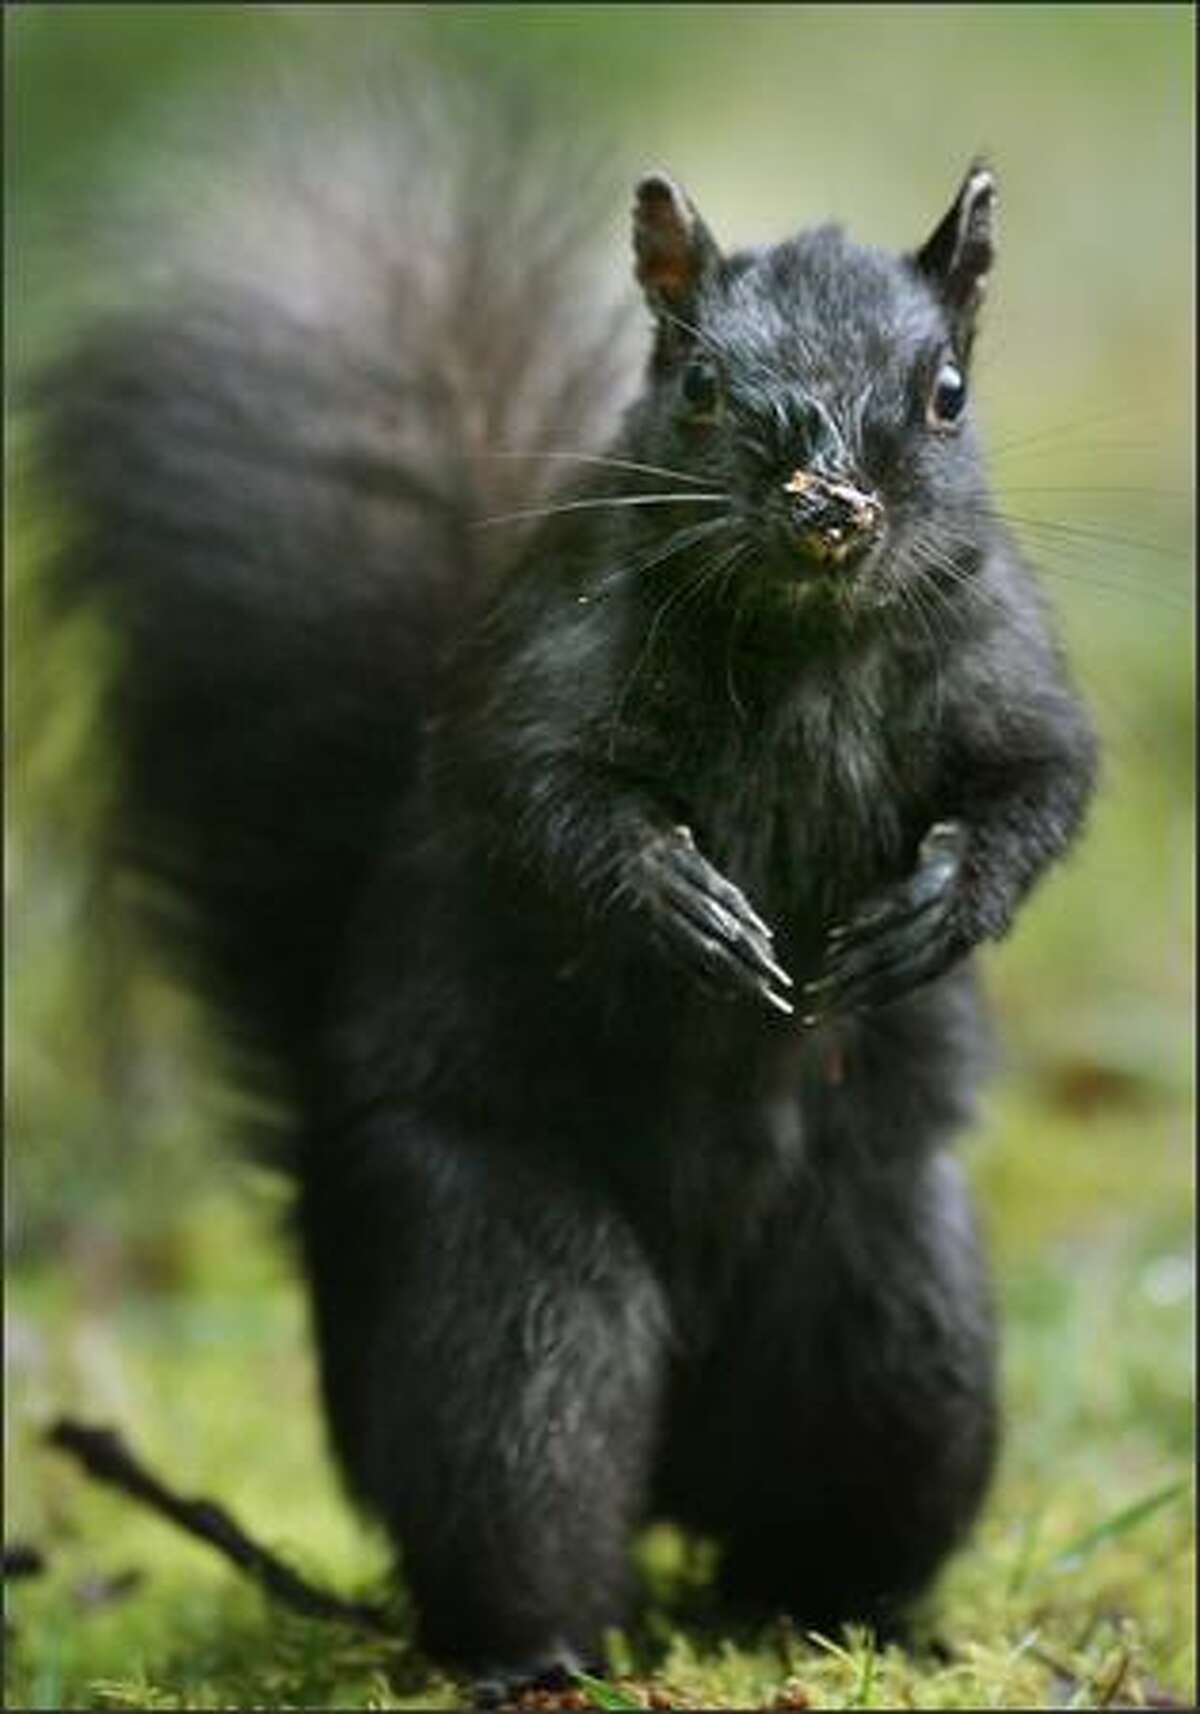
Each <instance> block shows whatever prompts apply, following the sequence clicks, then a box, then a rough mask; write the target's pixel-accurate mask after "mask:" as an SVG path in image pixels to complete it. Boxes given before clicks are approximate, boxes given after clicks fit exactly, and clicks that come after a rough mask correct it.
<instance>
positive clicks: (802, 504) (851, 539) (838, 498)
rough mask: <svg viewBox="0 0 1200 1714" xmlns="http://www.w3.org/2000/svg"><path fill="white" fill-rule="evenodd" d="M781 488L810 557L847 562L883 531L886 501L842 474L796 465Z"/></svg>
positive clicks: (795, 534)
mask: <svg viewBox="0 0 1200 1714" xmlns="http://www.w3.org/2000/svg"><path fill="white" fill-rule="evenodd" d="M783 491H784V494H785V495H786V496H787V508H788V523H789V526H790V529H791V533H792V536H793V539H794V541H795V543H796V546H797V547H798V548H799V549H800V550H801V551H802V552H803V553H804V554H806V555H807V556H808V557H809V558H810V559H814V560H819V561H821V562H822V563H823V564H826V565H837V566H841V565H846V564H848V563H849V562H850V561H852V560H854V559H857V558H858V557H859V555H860V554H862V553H864V552H865V551H866V549H867V548H868V547H870V545H871V543H872V542H874V541H875V540H876V538H877V537H878V535H879V532H880V529H881V527H882V524H883V504H882V502H881V501H880V500H879V498H878V497H877V496H876V495H874V494H870V493H867V492H866V491H865V490H864V489H861V488H859V487H857V486H856V485H855V484H854V483H853V482H850V481H848V480H846V478H844V477H840V476H827V475H824V474H821V473H818V472H817V471H813V470H797V471H794V472H793V474H792V475H791V476H790V477H789V478H788V480H787V481H786V482H785V483H784V485H783Z"/></svg>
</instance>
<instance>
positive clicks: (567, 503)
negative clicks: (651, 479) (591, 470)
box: [471, 494, 729, 530]
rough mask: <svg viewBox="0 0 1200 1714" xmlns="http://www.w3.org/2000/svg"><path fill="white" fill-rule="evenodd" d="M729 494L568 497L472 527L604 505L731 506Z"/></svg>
mask: <svg viewBox="0 0 1200 1714" xmlns="http://www.w3.org/2000/svg"><path fill="white" fill-rule="evenodd" d="M728 502H729V496H728V494H610V495H608V496H606V497H605V498H603V499H590V500H564V501H561V502H560V503H559V504H557V505H553V506H527V507H524V508H522V510H521V511H519V512H500V513H497V514H496V515H495V516H494V517H491V518H477V519H475V521H474V523H473V524H472V526H471V527H472V529H476V530H486V529H489V528H490V527H491V526H492V525H493V524H513V523H517V522H518V521H519V520H521V519H524V518H553V517H556V516H557V515H558V514H559V513H562V512H591V511H598V510H600V509H601V508H602V507H604V506H614V507H621V506H671V505H675V506H685V505H693V506H705V505H708V506H717V505H722V506H723V505H727V504H728Z"/></svg>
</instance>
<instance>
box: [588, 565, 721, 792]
mask: <svg viewBox="0 0 1200 1714" xmlns="http://www.w3.org/2000/svg"><path fill="white" fill-rule="evenodd" d="M723 563H724V562H723V561H722V560H721V559H719V558H718V559H711V560H706V561H705V562H704V564H703V565H701V566H700V568H699V570H698V571H697V572H696V574H695V575H694V576H693V577H691V578H685V579H684V581H683V582H682V583H681V584H680V585H679V586H678V588H676V589H672V590H671V591H669V593H668V594H667V595H666V596H665V598H664V599H663V600H662V601H661V602H660V603H659V605H658V607H657V608H656V609H655V612H654V616H653V618H652V619H651V621H650V624H649V625H648V626H647V628H646V635H645V638H644V639H643V642H642V645H641V647H640V649H639V650H638V653H637V656H636V658H635V660H634V663H633V666H632V667H631V668H630V670H629V675H628V677H627V678H626V680H625V683H624V685H623V686H622V689H621V694H620V697H619V698H618V700H617V705H616V707H615V708H614V710H613V717H612V721H611V723H610V726H609V740H608V757H609V760H610V761H612V760H613V759H614V758H615V756H616V747H617V733H618V731H619V730H620V725H621V717H622V715H623V714H624V712H625V708H626V705H627V703H628V701H629V698H630V696H631V695H632V693H633V688H634V685H635V684H636V682H637V680H638V677H639V676H640V674H641V671H642V668H643V667H644V666H645V665H646V663H647V661H648V660H649V659H650V655H651V652H652V650H653V647H654V642H655V638H656V637H657V635H658V632H659V629H660V628H661V626H662V624H663V621H664V620H665V619H666V617H667V615H668V614H669V613H670V612H671V611H672V610H673V609H674V608H676V607H678V606H679V604H680V602H681V601H683V600H684V598H685V597H691V596H694V595H696V594H697V593H698V592H699V591H700V590H701V589H703V588H704V587H705V586H706V585H707V584H708V583H709V582H711V581H712V579H713V578H714V576H716V575H718V574H719V573H720V571H721V569H722V565H723Z"/></svg>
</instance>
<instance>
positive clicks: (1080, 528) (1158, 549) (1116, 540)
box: [979, 507, 1179, 560]
mask: <svg viewBox="0 0 1200 1714" xmlns="http://www.w3.org/2000/svg"><path fill="white" fill-rule="evenodd" d="M979 515H980V516H981V517H991V518H998V519H999V520H1000V521H1001V522H1002V523H1005V524H1017V525H1020V526H1021V527H1022V528H1023V529H1029V530H1043V531H1045V532H1046V533H1047V534H1051V535H1059V536H1063V537H1065V538H1069V539H1073V540H1076V541H1080V542H1096V543H1098V544H1100V545H1101V546H1104V547H1122V548H1134V549H1136V550H1137V552H1138V553H1150V554H1154V555H1155V556H1156V557H1157V558H1160V559H1169V560H1176V559H1178V557H1179V554H1178V551H1177V550H1176V549H1174V548H1168V547H1164V546H1163V545H1162V543H1161V542H1148V541H1143V540H1140V539H1139V538H1137V537H1136V536H1123V535H1115V534H1113V533H1111V532H1110V531H1108V530H1094V529H1091V528H1090V527H1089V526H1088V525H1087V524H1066V523H1062V522H1061V521H1060V520H1059V519H1057V518H1031V517H1028V516H1024V515H1022V514H1021V513H1019V512H1007V511H1001V510H1000V509H999V508H998V507H980V508H979Z"/></svg>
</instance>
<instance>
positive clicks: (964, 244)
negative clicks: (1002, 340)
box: [911, 161, 996, 347]
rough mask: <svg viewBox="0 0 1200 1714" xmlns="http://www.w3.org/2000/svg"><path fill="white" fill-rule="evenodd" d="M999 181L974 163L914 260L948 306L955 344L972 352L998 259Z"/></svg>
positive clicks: (977, 162)
mask: <svg viewBox="0 0 1200 1714" xmlns="http://www.w3.org/2000/svg"><path fill="white" fill-rule="evenodd" d="M995 238H996V179H995V175H994V174H993V172H992V170H991V168H990V167H989V166H987V165H986V163H985V162H983V161H974V162H973V163H972V165H971V168H970V170H969V171H968V173H967V176H966V178H965V179H964V180H963V182H962V186H961V188H960V189H959V193H958V195H957V196H956V197H955V199H954V202H953V205H952V206H951V208H950V209H949V211H948V212H947V213H946V214H945V215H943V217H942V219H941V221H940V222H939V224H938V225H937V227H935V229H934V231H933V233H932V235H931V236H930V237H929V238H928V239H926V241H925V243H924V244H923V245H922V247H921V248H920V249H919V250H918V251H917V252H916V254H915V255H914V256H913V257H912V258H911V260H912V263H913V266H914V267H915V268H916V270H917V272H918V273H919V274H921V275H923V276H924V278H925V279H926V280H928V282H929V284H930V285H931V286H932V287H933V289H934V291H935V292H936V293H937V294H938V296H939V297H940V298H941V300H942V303H943V304H944V305H945V308H946V312H947V314H948V315H949V317H950V326H951V330H952V332H953V333H954V336H955V339H956V340H958V341H960V342H961V343H962V344H963V346H964V347H969V345H970V340H971V332H972V328H973V324H974V319H975V312H976V310H977V309H978V308H979V305H980V303H981V302H982V300H983V294H984V292H985V290H986V289H987V276H988V272H989V270H990V268H991V266H992V258H993V257H994V255H995Z"/></svg>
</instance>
